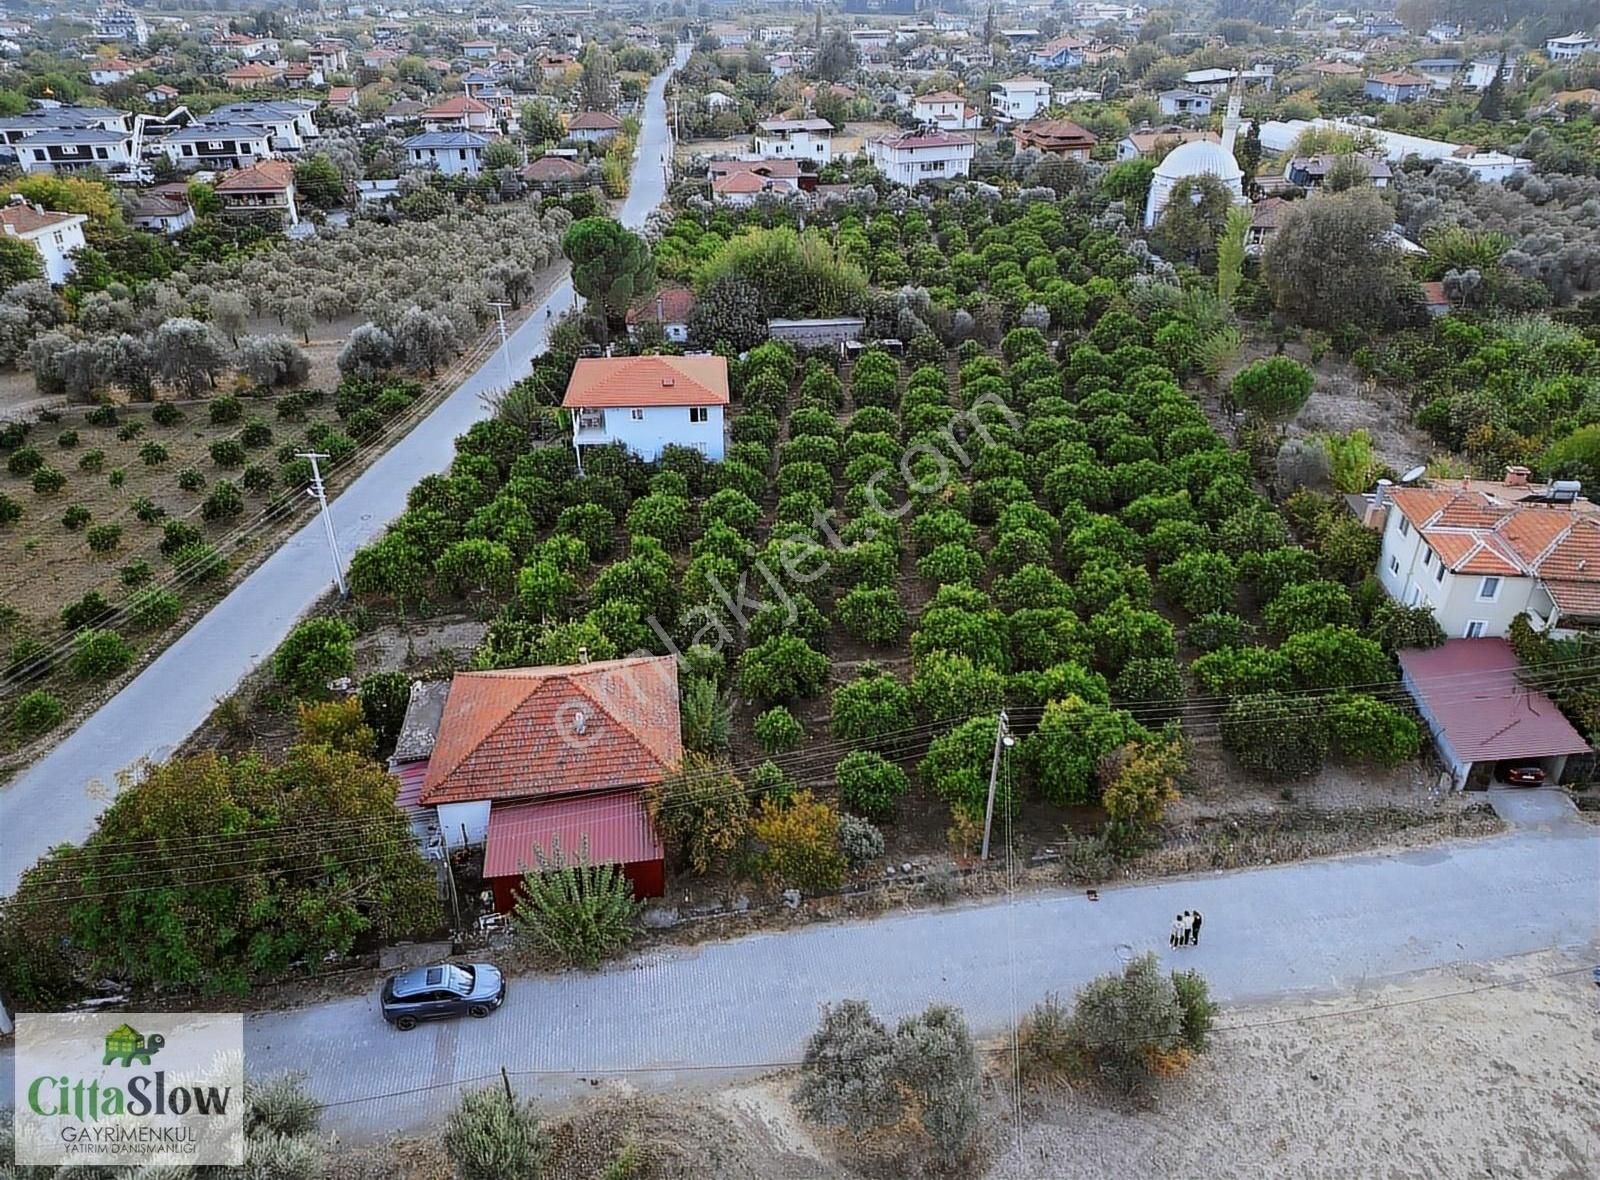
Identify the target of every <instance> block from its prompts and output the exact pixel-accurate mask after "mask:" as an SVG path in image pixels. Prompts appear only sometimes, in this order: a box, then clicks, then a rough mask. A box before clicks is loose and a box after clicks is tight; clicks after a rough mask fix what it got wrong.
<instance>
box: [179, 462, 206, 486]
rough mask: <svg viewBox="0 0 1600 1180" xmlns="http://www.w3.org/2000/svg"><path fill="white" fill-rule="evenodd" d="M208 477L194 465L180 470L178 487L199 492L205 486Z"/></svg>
mask: <svg viewBox="0 0 1600 1180" xmlns="http://www.w3.org/2000/svg"><path fill="white" fill-rule="evenodd" d="M205 486H206V477H205V476H203V475H201V474H200V472H199V471H198V470H197V469H196V468H193V467H185V468H184V469H183V470H182V471H180V472H178V487H179V488H180V489H182V490H183V491H185V492H198V491H201V490H203V489H204V488H205Z"/></svg>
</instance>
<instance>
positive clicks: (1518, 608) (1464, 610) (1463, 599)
mask: <svg viewBox="0 0 1600 1180" xmlns="http://www.w3.org/2000/svg"><path fill="white" fill-rule="evenodd" d="M1404 520H1405V517H1404V515H1403V514H1402V513H1401V512H1400V510H1399V509H1398V508H1395V507H1392V506H1391V507H1390V509H1389V518H1388V520H1387V521H1386V522H1385V523H1384V529H1383V551H1382V553H1381V554H1380V555H1379V557H1378V580H1379V581H1380V582H1381V583H1382V584H1383V588H1384V589H1385V590H1387V591H1388V593H1389V597H1391V598H1393V599H1394V600H1395V601H1396V602H1399V603H1401V604H1402V605H1405V606H1426V607H1430V608H1432V610H1433V616H1434V618H1435V619H1437V620H1438V622H1439V626H1441V627H1443V628H1444V633H1445V634H1446V635H1447V636H1448V637H1449V638H1451V639H1463V638H1466V634H1467V626H1468V624H1469V623H1472V622H1474V621H1477V622H1482V623H1483V624H1484V629H1483V635H1482V638H1486V639H1493V638H1500V637H1503V636H1504V635H1505V634H1506V632H1507V631H1509V630H1510V628H1511V621H1512V620H1513V619H1515V618H1516V617H1517V616H1518V615H1519V614H1521V613H1522V612H1523V611H1525V610H1530V609H1531V610H1533V611H1534V612H1536V613H1537V614H1539V615H1540V616H1541V617H1548V616H1549V609H1550V608H1549V605H1548V604H1549V597H1548V596H1547V595H1546V594H1545V593H1544V591H1543V590H1542V589H1541V588H1540V586H1539V582H1538V579H1537V578H1526V577H1504V578H1501V579H1500V587H1499V590H1498V592H1497V593H1496V595H1495V597H1494V599H1493V600H1492V601H1483V600H1481V599H1480V598H1479V594H1480V593H1481V591H1482V588H1483V576H1482V575H1481V574H1454V573H1449V572H1447V573H1446V574H1445V575H1444V578H1443V580H1442V581H1441V580H1440V578H1439V564H1440V558H1439V555H1438V554H1437V553H1435V554H1434V555H1433V557H1432V558H1431V559H1430V558H1429V557H1428V552H1429V550H1428V547H1427V545H1426V542H1424V541H1423V540H1422V538H1421V534H1420V533H1419V532H1418V530H1417V529H1416V528H1415V527H1410V528H1407V529H1406V530H1405V532H1403V533H1402V531H1401V522H1402V521H1404ZM1396 566H1398V567H1399V568H1398V569H1396V568H1395V567H1396ZM1413 592H1415V601H1413Z"/></svg>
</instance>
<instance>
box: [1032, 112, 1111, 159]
mask: <svg viewBox="0 0 1600 1180" xmlns="http://www.w3.org/2000/svg"><path fill="white" fill-rule="evenodd" d="M1011 137H1012V138H1013V139H1015V140H1016V141H1017V146H1018V147H1036V148H1038V149H1039V150H1040V151H1044V152H1069V151H1088V150H1089V149H1090V148H1092V147H1094V145H1095V144H1097V143H1099V142H1100V141H1099V139H1097V138H1096V137H1095V134H1094V132H1092V131H1089V130H1087V129H1085V128H1083V127H1079V126H1078V125H1077V124H1076V123H1074V122H1073V121H1072V120H1071V119H1034V120H1031V121H1030V122H1027V123H1021V124H1018V126H1017V127H1016V128H1015V129H1014V130H1013V131H1012V132H1011Z"/></svg>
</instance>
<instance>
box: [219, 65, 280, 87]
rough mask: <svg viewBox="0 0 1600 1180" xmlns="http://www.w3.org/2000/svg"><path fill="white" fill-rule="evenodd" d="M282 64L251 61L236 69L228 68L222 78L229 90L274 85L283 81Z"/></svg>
mask: <svg viewBox="0 0 1600 1180" xmlns="http://www.w3.org/2000/svg"><path fill="white" fill-rule="evenodd" d="M283 73H284V67H283V66H272V65H267V64H266V63H264V62H259V61H253V62H249V63H247V64H245V65H242V66H239V67H238V68H236V69H232V70H229V71H228V72H227V73H226V74H223V75H222V80H223V82H224V83H226V84H227V87H228V89H229V90H260V89H263V88H264V87H269V86H276V85H278V84H279V83H281V82H282V81H283Z"/></svg>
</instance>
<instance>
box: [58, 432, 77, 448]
mask: <svg viewBox="0 0 1600 1180" xmlns="http://www.w3.org/2000/svg"><path fill="white" fill-rule="evenodd" d="M77 445H78V432H77V431H76V430H63V431H62V432H61V433H60V434H58V435H56V446H58V447H60V448H61V449H62V450H63V451H68V450H71V449H72V448H73V447H75V446H77Z"/></svg>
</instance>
